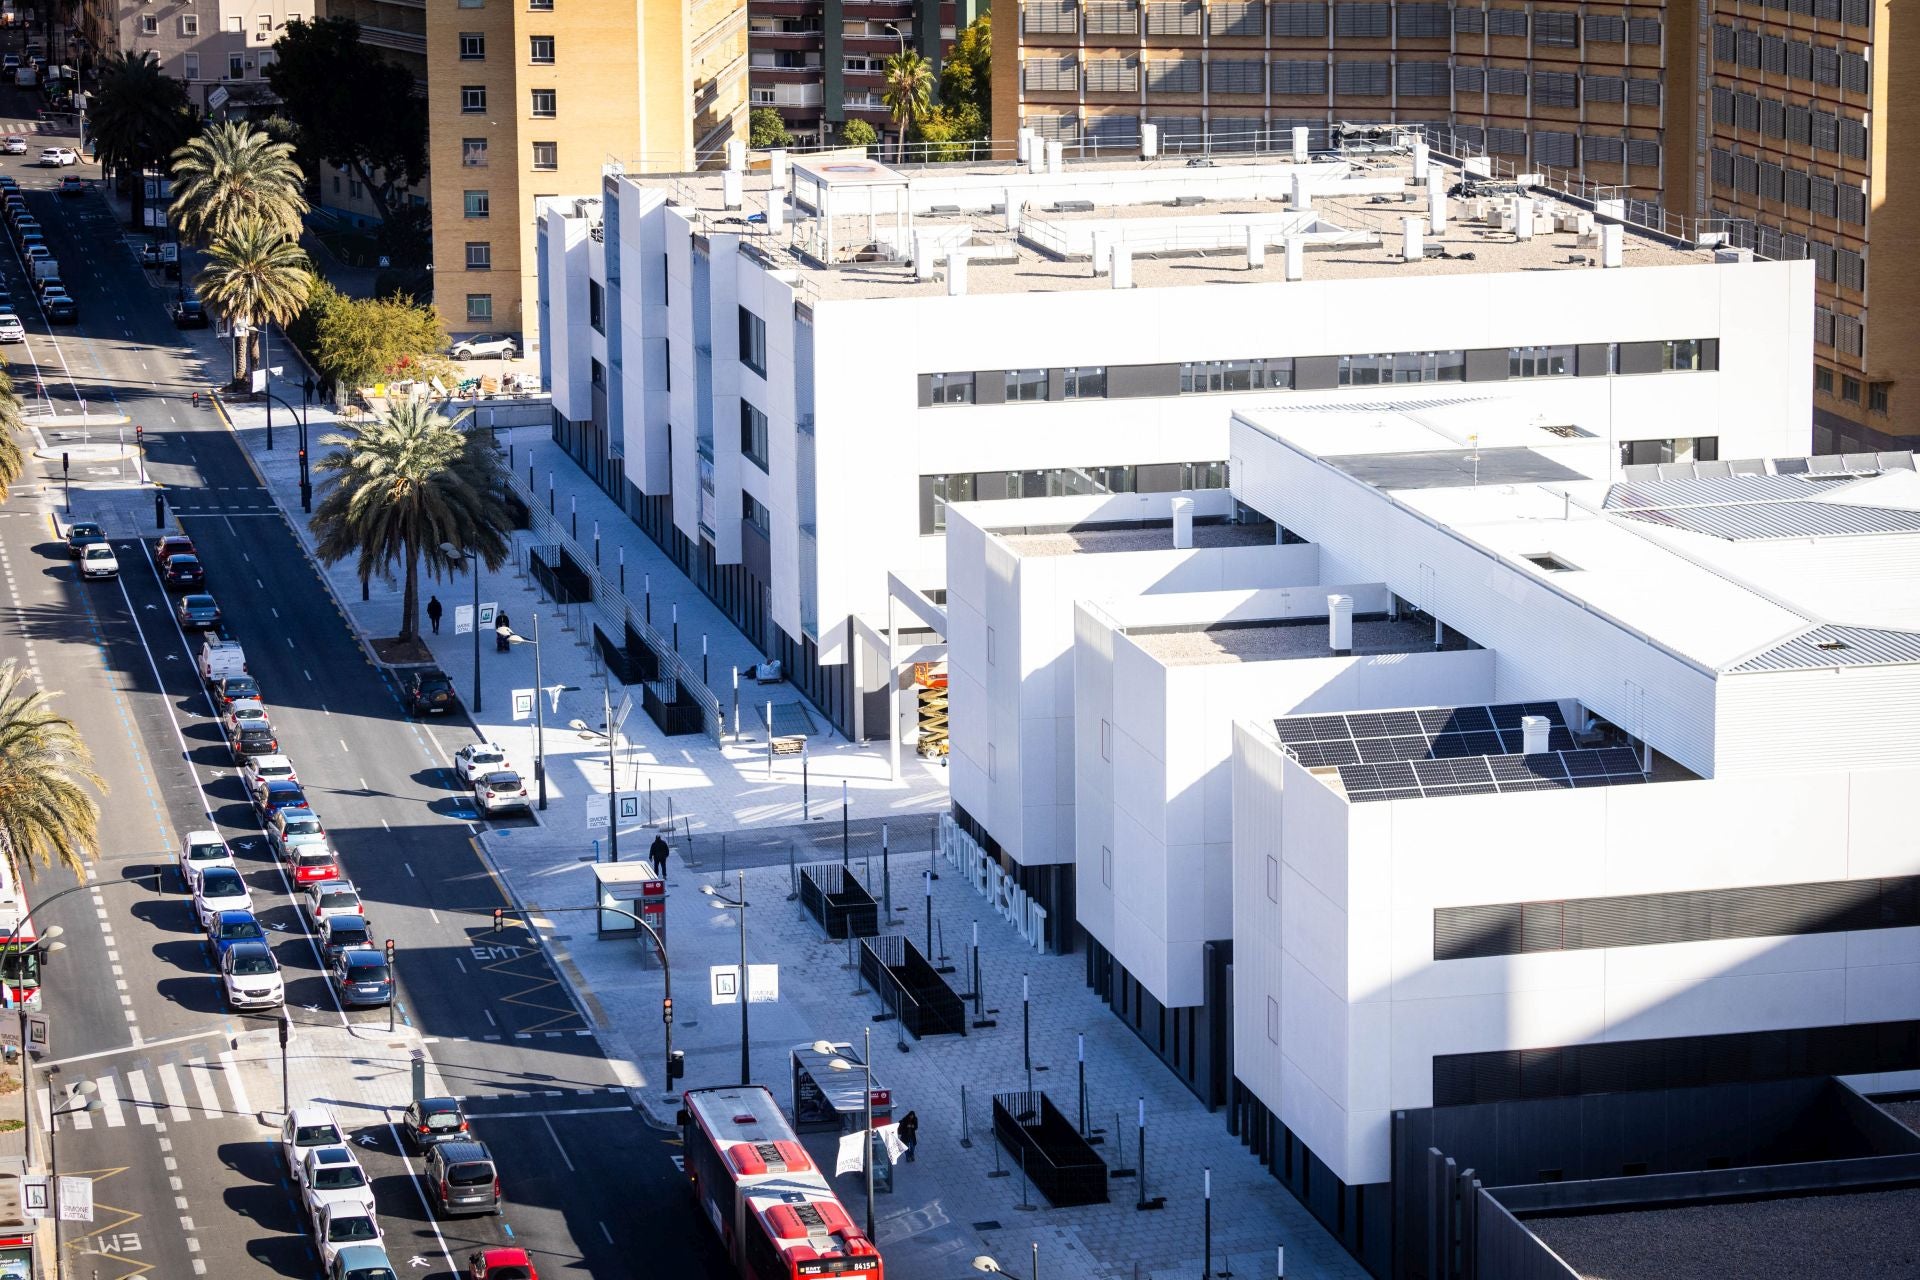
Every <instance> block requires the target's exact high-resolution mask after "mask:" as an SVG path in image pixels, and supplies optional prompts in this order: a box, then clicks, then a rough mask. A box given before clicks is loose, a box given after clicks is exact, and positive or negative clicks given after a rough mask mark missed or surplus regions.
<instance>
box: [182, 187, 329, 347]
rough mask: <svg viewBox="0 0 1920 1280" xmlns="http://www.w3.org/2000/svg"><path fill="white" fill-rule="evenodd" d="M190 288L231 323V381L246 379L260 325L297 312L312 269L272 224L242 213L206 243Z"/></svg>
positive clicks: (310, 282)
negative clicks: (228, 228)
mask: <svg viewBox="0 0 1920 1280" xmlns="http://www.w3.org/2000/svg"><path fill="white" fill-rule="evenodd" d="M194 287H195V288H197V289H198V290H199V291H200V297H201V298H202V299H203V300H204V301H205V302H206V304H207V305H208V306H209V307H211V308H213V310H214V312H215V313H216V314H218V315H220V316H221V317H223V318H224V319H226V320H228V321H230V322H232V323H233V324H234V326H235V331H236V332H235V337H234V340H233V380H234V381H235V382H236V383H239V382H244V381H245V380H246V377H247V370H248V365H249V361H250V358H251V356H252V352H253V349H254V346H255V343H256V340H257V338H258V330H259V328H260V326H262V325H269V324H285V323H287V322H288V321H289V320H292V319H293V318H294V317H295V316H297V315H299V314H300V308H301V307H302V306H304V305H306V301H307V292H308V290H309V289H311V288H312V287H313V271H312V266H311V264H310V263H308V261H307V255H306V253H305V251H304V250H302V249H301V248H300V246H299V245H297V244H295V243H294V242H293V241H291V240H289V239H287V237H286V235H285V234H284V233H282V232H281V230H280V229H279V228H278V227H276V226H273V225H272V224H271V223H268V222H266V221H265V220H264V219H261V218H243V219H241V220H240V221H239V222H238V223H236V224H235V225H234V227H233V229H232V230H231V231H228V232H226V233H225V234H223V235H220V236H216V237H215V238H214V239H213V241H212V242H211V243H210V244H208V245H207V265H206V267H205V268H204V269H202V271H201V272H200V274H199V276H198V277H196V278H195V280H194ZM242 329H245V330H247V332H246V333H245V334H244V336H243V335H242V334H241V333H240V330H242Z"/></svg>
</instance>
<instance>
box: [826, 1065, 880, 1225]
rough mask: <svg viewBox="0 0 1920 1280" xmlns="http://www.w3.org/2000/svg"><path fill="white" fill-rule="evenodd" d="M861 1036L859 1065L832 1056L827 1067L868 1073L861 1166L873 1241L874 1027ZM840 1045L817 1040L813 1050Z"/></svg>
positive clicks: (832, 1069)
mask: <svg viewBox="0 0 1920 1280" xmlns="http://www.w3.org/2000/svg"><path fill="white" fill-rule="evenodd" d="M860 1036H861V1040H862V1042H863V1044H864V1045H865V1050H864V1053H863V1055H862V1058H861V1061H860V1063H859V1065H857V1066H856V1065H855V1064H854V1063H851V1062H848V1061H847V1060H846V1059H845V1058H842V1057H832V1058H829V1059H828V1061H827V1069H828V1070H830V1071H861V1072H864V1073H865V1074H866V1086H867V1133H866V1138H867V1147H866V1151H865V1153H864V1154H863V1155H862V1156H861V1159H860V1163H861V1166H862V1167H863V1168H864V1169H865V1170H866V1174H867V1239H868V1240H869V1241H872V1240H874V1234H873V1028H872V1027H863V1028H861V1031H860ZM838 1047H839V1046H837V1045H835V1044H834V1043H833V1042H832V1041H830V1040H816V1041H814V1042H813V1051H814V1052H815V1053H825V1054H831V1053H834V1051H835V1050H836V1049H837V1048H838Z"/></svg>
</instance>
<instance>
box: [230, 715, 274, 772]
mask: <svg viewBox="0 0 1920 1280" xmlns="http://www.w3.org/2000/svg"><path fill="white" fill-rule="evenodd" d="M279 752H280V739H278V738H276V737H274V736H273V730H272V729H271V728H270V727H268V726H266V725H259V726H255V727H249V728H245V729H242V730H240V732H239V733H237V734H235V735H234V738H233V764H234V767H235V768H239V767H240V766H241V765H244V764H245V763H246V762H247V761H248V760H250V759H252V758H253V757H254V756H271V755H278V754H279Z"/></svg>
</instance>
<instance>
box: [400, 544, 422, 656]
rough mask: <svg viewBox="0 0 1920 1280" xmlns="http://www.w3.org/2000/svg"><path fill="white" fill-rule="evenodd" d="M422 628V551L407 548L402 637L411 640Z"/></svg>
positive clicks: (401, 601) (401, 625)
mask: <svg viewBox="0 0 1920 1280" xmlns="http://www.w3.org/2000/svg"><path fill="white" fill-rule="evenodd" d="M419 630H420V553H419V551H418V550H416V549H415V548H413V547H408V548H407V586H406V590H404V591H403V592H401V593H400V639H402V640H411V639H413V638H414V636H415V635H417V634H418V633H419Z"/></svg>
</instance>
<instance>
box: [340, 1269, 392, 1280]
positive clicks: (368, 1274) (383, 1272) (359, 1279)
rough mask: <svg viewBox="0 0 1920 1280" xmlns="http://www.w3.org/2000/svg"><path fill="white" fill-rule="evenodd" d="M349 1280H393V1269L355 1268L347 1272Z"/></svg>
mask: <svg viewBox="0 0 1920 1280" xmlns="http://www.w3.org/2000/svg"><path fill="white" fill-rule="evenodd" d="M347 1280H393V1268H391V1267H355V1268H353V1269H352V1270H351V1271H349V1272H347Z"/></svg>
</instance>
